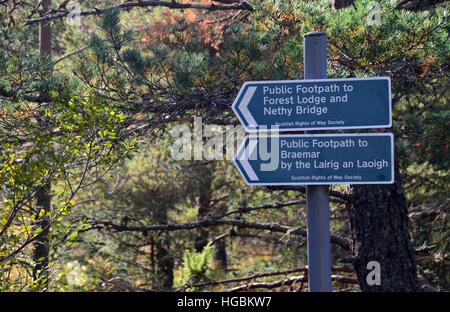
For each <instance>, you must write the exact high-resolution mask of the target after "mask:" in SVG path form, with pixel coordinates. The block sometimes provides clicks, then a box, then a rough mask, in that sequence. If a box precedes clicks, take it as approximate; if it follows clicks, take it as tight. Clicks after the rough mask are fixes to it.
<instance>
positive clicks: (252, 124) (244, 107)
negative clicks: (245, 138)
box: [238, 87, 258, 127]
mask: <svg viewBox="0 0 450 312" xmlns="http://www.w3.org/2000/svg"><path fill="white" fill-rule="evenodd" d="M256 88H257V87H248V88H247V91H246V92H245V94H244V97H243V98H242V101H241V104H240V105H239V107H238V108H239V109H240V110H241V112H242V115H243V116H244V118H245V119H246V120H247V122H248V127H256V126H258V123H257V122H256V120H255V119H254V118H253V116H252V114H251V113H250V111H249V110H248V104H249V103H250V100H251V99H252V97H253V94H255V91H256Z"/></svg>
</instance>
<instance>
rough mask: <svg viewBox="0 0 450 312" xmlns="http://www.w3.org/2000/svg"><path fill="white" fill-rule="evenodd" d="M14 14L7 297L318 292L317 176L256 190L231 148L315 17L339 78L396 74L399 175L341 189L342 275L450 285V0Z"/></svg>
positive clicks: (5, 139) (1, 65)
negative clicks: (247, 98) (244, 103)
mask: <svg viewBox="0 0 450 312" xmlns="http://www.w3.org/2000/svg"><path fill="white" fill-rule="evenodd" d="M0 24H1V26H0V27H1V28H0V144H1V149H0V290H1V291H151V290H157V291H167V290H182V291H223V290H226V291H245V290H263V291H264V290H281V291H307V254H306V233H307V231H306V211H305V210H306V209H305V188H304V187H302V186H290V187H249V186H247V185H246V184H245V183H244V181H243V179H242V178H241V177H240V176H239V173H238V172H237V170H236V169H235V167H234V166H233V164H232V162H231V161H230V160H229V157H227V156H229V155H231V153H232V151H231V152H230V151H228V154H227V151H226V150H225V146H228V147H229V146H234V147H236V146H237V145H238V144H239V143H240V142H239V139H240V138H242V131H243V130H242V129H239V128H238V125H239V123H238V121H237V120H236V118H235V116H234V114H233V113H232V111H231V104H232V102H233V100H234V97H235V96H236V94H237V92H238V90H239V88H240V87H241V86H242V84H243V83H244V82H245V81H248V80H278V79H284V80H286V79H302V78H303V35H304V34H306V33H308V32H311V31H322V32H324V33H325V34H326V36H327V45H328V46H327V53H328V55H327V57H328V77H329V78H349V77H374V76H389V77H391V79H392V103H393V127H392V129H390V130H392V132H393V133H394V135H395V158H396V168H397V170H396V182H395V184H393V185H384V186H383V185H370V186H361V185H335V186H330V201H331V207H330V209H331V233H332V236H331V242H332V264H333V268H332V271H333V275H332V280H333V289H334V290H335V291H360V290H361V291H420V290H429V291H436V290H438V291H448V290H449V289H450V284H449V283H450V280H449V279H450V276H449V252H448V249H449V242H450V238H449V230H448V226H449V220H448V194H449V184H450V183H449V177H448V171H449V157H448V143H449V142H448V139H449V124H448V120H449V112H448V95H449V88H448V87H449V85H448V81H449V80H448V77H449V51H450V47H449V43H450V41H449V40H448V30H449V23H448V2H447V1H442V0H441V1H436V0H434V1H414V0H410V1H387V0H381V1H368V0H357V1H348V0H347V1H326V0H320V1H288V0H286V1H276V0H265V1H247V2H245V1H234V0H221V1H214V2H212V1H194V0H192V1H172V2H170V1H169V2H165V1H130V2H118V1H114V0H105V1H83V0H79V1H62V0H51V1H50V0H43V1H35V0H33V1H20V0H3V1H0ZM200 118H201V119H200ZM199 121H201V122H202V125H203V126H202V127H201V129H199V128H196V127H198V122H199ZM196 125H197V126H196ZM180 126H182V127H184V128H183V129H187V130H188V131H191V133H192V140H191V141H188V142H186V146H191V147H192V149H190V150H191V151H192V154H190V156H192V157H189V159H188V160H179V159H177V153H176V151H175V152H174V146H175V145H174V143H175V142H176V140H177V137H176V135H174V133H176V131H174V130H176V129H180V128H179V127H180ZM197 130H201V131H202V132H201V133H202V134H203V136H202V137H200V141H198V140H199V137H198V136H197V137H196V136H195V135H194V134H195V133H196V131H197ZM378 131H380V130H378ZM366 132H367V131H366ZM225 140H226V141H225ZM224 142H227V144H223V143H224ZM230 142H231V143H230ZM199 146H201V148H200V151H199V148H198V147H199ZM178 148H179V146H178ZM222 152H223V153H222ZM221 153H222V154H223V158H222V159H220V155H221ZM217 155H219V156H217ZM369 261H378V262H379V263H380V265H381V284H380V285H374V286H371V285H368V284H367V281H366V277H367V274H368V272H369V271H368V270H367V263H368V262H369Z"/></svg>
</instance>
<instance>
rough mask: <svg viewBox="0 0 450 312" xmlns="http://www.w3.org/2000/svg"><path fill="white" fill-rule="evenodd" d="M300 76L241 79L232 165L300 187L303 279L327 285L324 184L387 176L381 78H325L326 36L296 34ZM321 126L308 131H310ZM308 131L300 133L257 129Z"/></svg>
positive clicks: (385, 82)
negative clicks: (300, 45) (304, 229)
mask: <svg viewBox="0 0 450 312" xmlns="http://www.w3.org/2000/svg"><path fill="white" fill-rule="evenodd" d="M304 76H305V80H283V81H253V82H252V81H249V82H245V83H244V85H243V86H242V88H241V90H240V91H239V94H238V95H237V97H236V99H235V101H234V103H233V105H232V108H233V111H234V112H235V114H236V116H237V117H238V119H239V120H240V122H241V123H242V125H243V126H244V127H245V129H246V130H247V132H253V133H254V132H257V133H256V134H255V135H251V136H247V137H246V138H245V139H244V141H243V143H242V144H241V146H240V148H239V149H238V152H237V154H236V156H235V158H234V163H235V165H236V167H237V168H238V170H239V171H240V173H241V175H242V177H243V178H244V179H245V181H246V183H247V184H248V185H306V207H307V225H308V238H307V239H308V285H309V290H310V291H311V292H318V291H322V292H330V291H331V256H330V212H329V194H328V187H329V185H330V184H345V183H348V184H390V183H393V182H394V145H393V136H392V134H390V133H365V134H347V133H339V134H326V133H323V131H322V130H343V129H365V128H388V127H391V126H392V117H391V116H392V112H391V81H390V78H389V77H377V78H349V79H327V58H326V37H325V35H324V34H323V33H321V32H312V33H308V34H306V35H305V36H304ZM313 130H314V131H322V133H319V132H315V133H313V132H311V131H313ZM268 131H309V132H307V133H308V134H305V135H300V134H289V135H278V134H261V133H262V132H268Z"/></svg>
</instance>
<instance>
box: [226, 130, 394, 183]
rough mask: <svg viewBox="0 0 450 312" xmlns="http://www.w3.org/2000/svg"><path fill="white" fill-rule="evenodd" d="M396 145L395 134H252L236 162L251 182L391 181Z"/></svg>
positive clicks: (242, 145) (240, 150)
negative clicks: (394, 143) (394, 141)
mask: <svg viewBox="0 0 450 312" xmlns="http://www.w3.org/2000/svg"><path fill="white" fill-rule="evenodd" d="M393 149H394V145H393V136H392V134H390V133H367V134H316V135H314V134H311V135H269V136H264V135H263V136H261V135H260V136H247V137H246V138H245V139H244V141H243V142H242V144H241V146H240V148H239V149H238V152H237V154H236V156H235V158H234V162H235V164H236V167H237V168H238V170H239V171H240V173H241V175H242V177H243V178H244V180H245V181H246V183H247V184H248V185H321V184H346V183H351V184H391V183H393V179H394V167H393V163H394V153H393ZM268 150H269V151H268Z"/></svg>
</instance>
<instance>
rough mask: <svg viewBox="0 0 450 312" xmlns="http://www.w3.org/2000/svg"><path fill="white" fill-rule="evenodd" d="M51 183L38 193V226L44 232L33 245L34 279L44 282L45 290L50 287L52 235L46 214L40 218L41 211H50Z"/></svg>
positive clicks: (41, 188)
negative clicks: (49, 272) (49, 271)
mask: <svg viewBox="0 0 450 312" xmlns="http://www.w3.org/2000/svg"><path fill="white" fill-rule="evenodd" d="M50 202H51V197H50V183H48V184H47V185H45V186H41V187H39V188H38V190H37V191H36V216H35V217H36V218H35V220H36V226H37V227H39V228H41V229H42V231H41V232H40V233H39V234H38V237H37V239H36V240H35V241H34V244H33V260H34V262H35V266H34V268H33V279H34V281H37V280H38V279H41V280H42V285H43V286H44V288H47V286H48V255H49V251H50V242H49V240H48V238H47V236H48V234H49V233H50V221H49V218H48V216H46V214H44V215H42V216H40V212H41V210H44V212H45V213H46V212H48V211H50Z"/></svg>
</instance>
